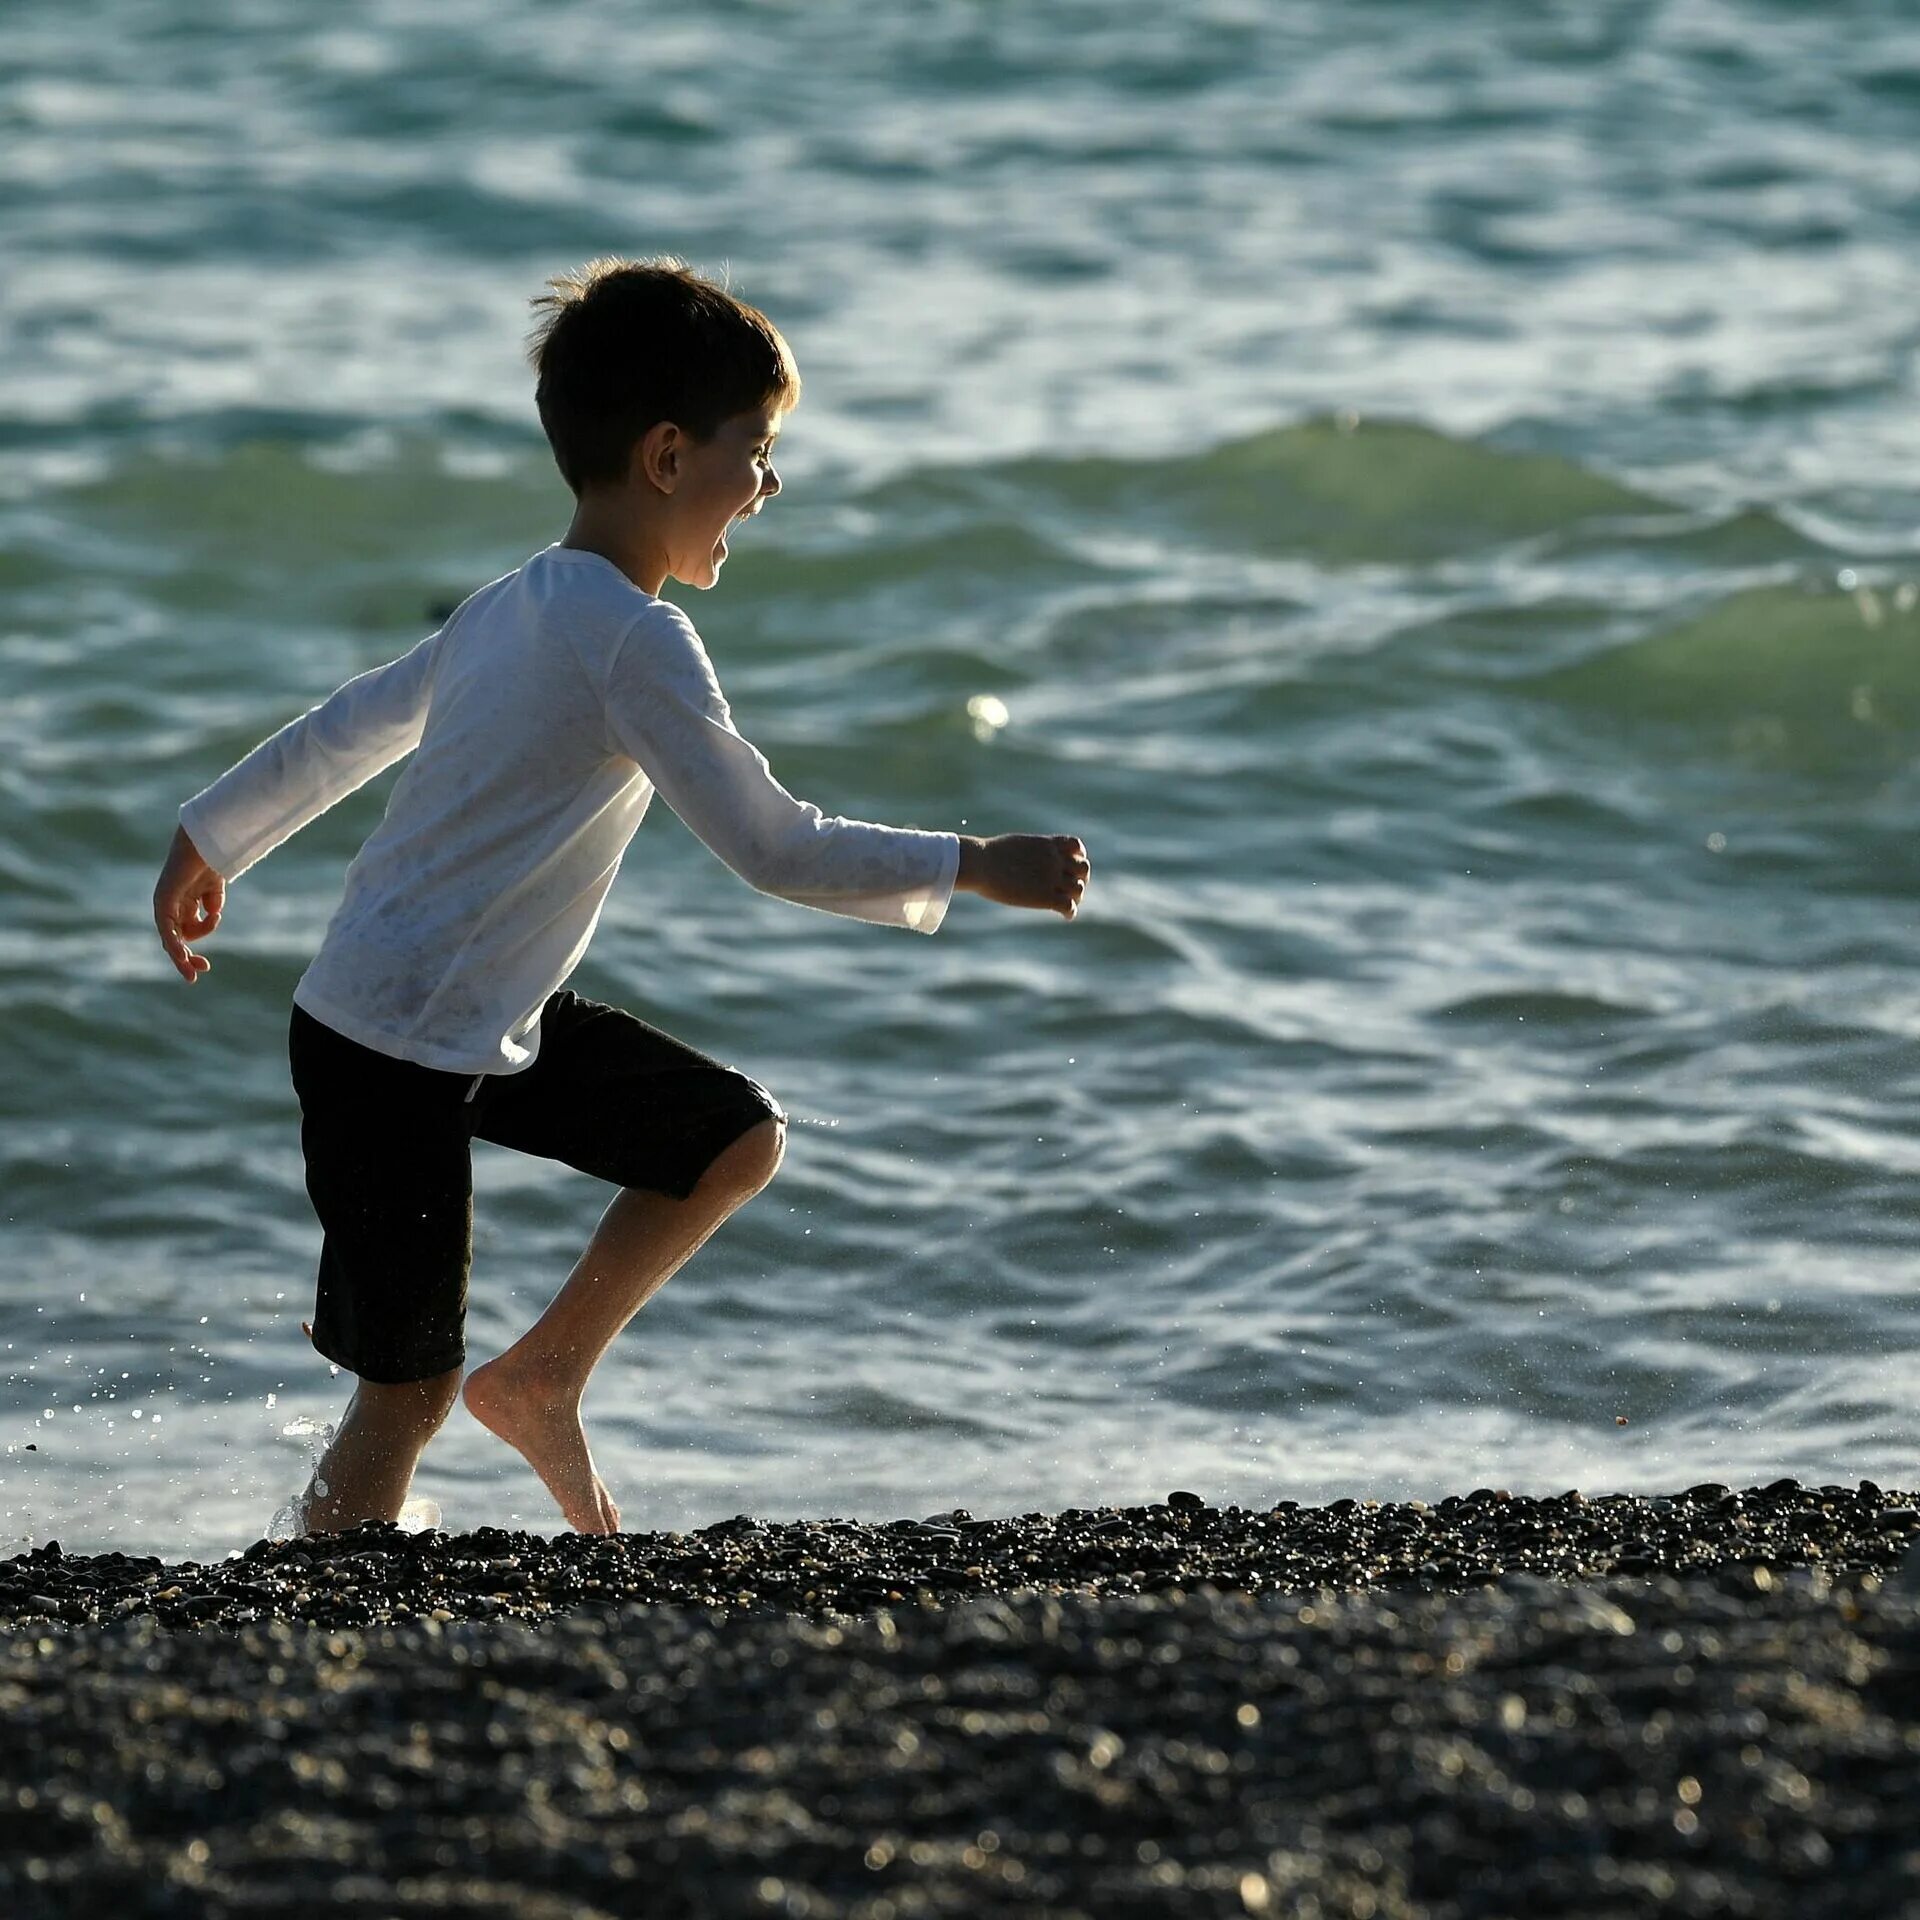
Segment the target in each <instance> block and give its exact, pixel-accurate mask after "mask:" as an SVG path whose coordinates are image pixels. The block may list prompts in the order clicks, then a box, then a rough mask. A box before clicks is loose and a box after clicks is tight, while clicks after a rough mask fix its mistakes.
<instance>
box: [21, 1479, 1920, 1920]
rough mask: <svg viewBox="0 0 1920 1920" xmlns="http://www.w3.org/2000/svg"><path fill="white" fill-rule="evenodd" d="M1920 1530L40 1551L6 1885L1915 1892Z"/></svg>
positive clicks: (1878, 1513) (477, 1895) (1340, 1900)
mask: <svg viewBox="0 0 1920 1920" xmlns="http://www.w3.org/2000/svg"><path fill="white" fill-rule="evenodd" d="M1917 1532H1920V1508H1917V1507H1916V1504H1915V1501H1914V1498H1913V1496H1911V1495H1909V1494H1906V1493H1902V1492H1898V1491H1894V1490H1890V1489H1885V1488H1881V1487H1878V1486H1876V1485H1874V1484H1872V1483H1871V1482H1866V1483H1861V1484H1858V1485H1854V1486H1824V1487H1809V1486H1804V1485H1801V1484H1799V1483H1798V1482H1793V1481H1781V1482H1776V1483H1774V1484H1772V1485H1770V1486H1767V1487H1757V1488H1748V1489H1741V1490H1736V1489H1731V1488H1728V1487H1725V1486H1721V1485H1717V1484H1707V1485H1700V1486H1695V1487H1693V1488H1690V1489H1687V1490H1685V1491H1683V1492H1677V1493H1675V1494H1672V1495H1663V1496H1653V1497H1641V1496H1627V1495H1613V1496H1604V1497H1588V1496H1584V1495H1581V1494H1578V1493H1571V1492H1570V1493H1567V1494H1565V1495H1562V1496H1559V1497H1555V1498H1532V1497H1526V1496H1517V1495H1514V1494H1512V1493H1510V1492H1508V1491H1507V1490H1505V1489H1500V1488H1480V1489H1476V1490H1475V1491H1474V1492H1472V1493H1470V1494H1468V1495H1466V1496H1464V1497H1458V1498H1449V1499H1445V1500H1441V1501H1439V1502H1437V1503H1433V1504H1425V1503H1421V1502H1409V1503H1403V1504H1394V1503H1376V1502H1371V1501H1356V1500H1341V1501H1338V1502H1335V1503H1333V1504H1332V1505H1329V1506H1321V1507H1305V1506H1298V1505H1295V1504H1294V1503H1292V1502H1288V1501H1283V1502H1281V1503H1280V1504H1279V1505H1277V1506H1275V1507H1273V1508H1271V1509H1268V1510H1255V1509H1250V1508H1245V1507H1239V1506H1227V1507H1218V1506H1214V1505H1211V1504H1209V1503H1208V1502H1207V1501H1206V1500H1205V1499H1204V1498H1203V1497H1202V1496H1200V1495H1199V1494H1196V1493H1194V1492H1191V1491H1189V1490H1185V1489H1181V1490H1176V1491H1174V1492H1173V1493H1171V1494H1170V1495H1169V1496H1168V1498H1167V1499H1166V1500H1164V1501H1160V1502H1155V1503H1152V1504H1149V1505H1145V1506H1136V1507H1122V1508H1103V1509H1075V1508H1069V1509H1067V1510H1064V1511H1062V1512H1059V1513H1055V1514H1047V1513H1028V1514H1026V1515H1023V1516H1020V1517H1008V1518H976V1517H974V1516H973V1515H971V1514H969V1513H967V1512H965V1511H963V1510H956V1511H953V1512H949V1513H943V1514H936V1515H933V1516H929V1517H927V1518H925V1519H919V1520H909V1519H901V1520H895V1521H893V1522H891V1523H889V1524H883V1525H870V1524H862V1523H857V1522H853V1521H844V1520H820V1521H811V1522H802V1523H795V1524H770V1523H765V1522H761V1521H757V1520H755V1519H753V1518H751V1517H749V1516H745V1515H742V1516H739V1517H737V1518H735V1519H733V1520H731V1521H725V1522H722V1523H720V1524H718V1525H715V1526H712V1527H708V1528H705V1529H702V1530H700V1531H698V1532H693V1533H686V1534H682V1533H679V1532H669V1533H657V1534H630V1535H618V1536H614V1537H611V1538H606V1539H595V1538H588V1537H584V1536H566V1537H561V1538H555V1539H549V1538H544V1537H541V1536H537V1535H532V1534H527V1533H513V1532H507V1531H504V1530H500V1529H495V1528H483V1529H481V1530H478V1531H476V1532H472V1533H463V1534H438V1533H433V1532H425V1533H405V1532H402V1531H400V1530H399V1529H396V1528H375V1527H365V1528H361V1529H359V1530H358V1531H356V1532H355V1533H353V1534H350V1535H345V1536H340V1537H337V1538H312V1539H298V1540H293V1541H285V1542H269V1541H261V1542H259V1543H258V1544H256V1545H255V1546H253V1547H252V1548H250V1549H248V1550H246V1551H245V1552H243V1553H238V1554H235V1555H233V1556H231V1557H229V1558H227V1559H225V1560H221V1561H218V1562H214V1563H210V1564H197V1563H193V1562H184V1563H179V1564H166V1563H164V1562H162V1561H160V1560H157V1559H152V1558H141V1557H136V1556H130V1555H125V1554H118V1553H109V1554H100V1555H92V1556H82V1555H78V1554H71V1555H70V1554H66V1553H64V1552H62V1551H61V1550H60V1548H59V1547H58V1545H57V1544H54V1543H46V1544H44V1545H42V1546H40V1547H37V1548H35V1549H34V1550H33V1551H32V1552H30V1553H28V1554H25V1555H21V1556H19V1557H16V1558H14V1559H12V1560H9V1561H7V1562H4V1563H0V1622H3V1623H4V1625H0V1713H4V1717H5V1724H6V1726H7V1729H8V1739H7V1742H6V1744H5V1746H4V1749H0V1831H3V1832H4V1842H3V1843H0V1910H4V1911H5V1912H6V1913H8V1914H10V1915H16V1916H19V1920H55V1916H60V1917H61V1920H64V1917H65V1916H70V1915H75V1914H82V1913H85V1914H94V1913H105V1912H109V1911H114V1912H118V1913H121V1914H129V1915H131V1914H140V1915H148V1914H151V1915H175V1914H178V1915H182V1916H185V1915H193V1916H220V1915H241V1914H247V1915H252V1914H261V1915H266V1914H289V1915H290V1914H307V1913H321V1912H338V1911H354V1912H365V1913H370V1914H373V1913H377V1914H383V1915H428V1914H432V1915H463V1916H475V1917H476V1920H477V1917H478V1916H482V1915H485V1916H496V1915H497V1916H501V1917H502V1920H505V1916H509V1915H511V1916H515V1917H516V1920H544V1917H546V1916H554V1917H556V1920H557V1917H558V1916H562V1915H564V1916H566V1917H567V1920H594V1917H596V1916H602V1915H604V1916H609V1917H610V1920H611V1917H613V1916H625V1915H634V1914H647V1915H649V1916H651V1915H678V1914H686V1915H730V1914H756V1913H765V1914H780V1915H792V1916H828V1915H833V1916H839V1915H846V1916H850V1917H852V1916H857V1917H858V1920H907V1917H908V1916H915V1915H932V1914H971V1913H981V1912H1005V1913H1027V1914H1036V1915H1038V1914H1046V1915H1048V1916H1083V1915H1084V1916H1087V1920H1105V1917H1106V1916H1110V1915H1133V1914H1138V1915H1143V1916H1144V1915H1149V1914H1151V1915H1164V1914H1206V1915H1243V1914H1265V1913H1272V1914H1286V1915H1300V1916H1314V1915H1326V1916H1334V1915H1339V1916H1349V1915H1351V1916H1355V1917H1356V1920H1367V1917H1372V1920H1388V1917H1390V1916H1435V1917H1436V1920H1438V1917H1440V1916H1447V1917H1451V1916H1455V1915H1460V1916H1465V1915H1496V1914H1509V1913H1514V1912H1523V1911H1524V1912H1548V1913H1557V1914H1569V1915H1573V1914H1577V1915H1593V1916H1600V1915H1621V1916H1625V1915H1629V1914H1631V1915H1635V1916H1640V1915H1668V1914H1671V1915H1696V1914H1697V1915H1708V1914H1728V1915H1755V1916H1762V1915H1774V1914H1779V1915H1783V1916H1784V1915H1789V1914H1791V1915H1795V1916H1808V1915H1825V1914H1833V1915H1841V1914H1846V1915H1857V1914H1868V1913H1871V1914H1888V1915H1892V1914H1897V1913H1901V1912H1906V1911H1911V1910H1913V1908H1914V1906H1915V1904H1916V1902H1920V1842H1917V1841H1916V1838H1915V1833H1916V1814H1917V1813H1920V1578H1916V1572H1917V1571H1920V1569H1917V1568H1916V1565H1915V1563H1914V1561H1912V1560H1909V1558H1908V1555H1909V1548H1910V1543H1911V1542H1912V1540H1913V1539H1914V1537H1915V1535H1916V1533H1917ZM1916 1558H1920V1555H1917V1556H1916Z"/></svg>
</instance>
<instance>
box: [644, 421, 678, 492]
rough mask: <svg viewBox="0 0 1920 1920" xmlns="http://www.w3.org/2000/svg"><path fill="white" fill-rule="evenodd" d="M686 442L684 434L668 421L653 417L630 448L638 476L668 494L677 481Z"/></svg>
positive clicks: (676, 484)
mask: <svg viewBox="0 0 1920 1920" xmlns="http://www.w3.org/2000/svg"><path fill="white" fill-rule="evenodd" d="M686 443H687V437H686V435H685V434H684V433H682V432H681V431H680V429H679V428H678V427H677V426H675V425H674V423H673V422H672V421H671V420H656V421H655V422H654V423H653V425H652V426H650V427H649V428H648V429H647V430H646V432H645V433H644V434H642V435H641V437H640V443H639V445H638V446H636V447H635V448H634V450H633V458H634V463H635V465H636V466H637V467H638V468H639V471H640V475H641V476H642V477H643V478H645V479H646V480H648V481H650V482H651V483H652V484H653V485H654V486H656V487H658V488H659V490H660V491H661V492H662V493H671V492H672V491H673V490H674V488H675V487H676V486H678V485H679V484H680V462H681V458H682V456H683V454H684V453H685V451H686Z"/></svg>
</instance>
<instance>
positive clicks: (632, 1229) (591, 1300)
mask: <svg viewBox="0 0 1920 1920" xmlns="http://www.w3.org/2000/svg"><path fill="white" fill-rule="evenodd" d="M785 1147H786V1129H785V1128H784V1127H783V1126H782V1125H781V1124H780V1122H779V1121H777V1120H771V1119H769V1120H763V1121H761V1122H760V1124H759V1125H757V1126H754V1127H751V1128H749V1129H748V1130H747V1131H746V1132H745V1133H743V1134H742V1135H741V1136H740V1138H739V1139H738V1140H736V1141H734V1143H733V1144H732V1145H731V1146H730V1147H728V1148H727V1149H726V1151H725V1152H724V1153H722V1154H721V1155H720V1156H719V1158H718V1159H716V1160H715V1161H714V1163H713V1164H712V1165H711V1166H710V1167H708V1169H707V1170H706V1172H705V1173H704V1174H702V1175H701V1177H700V1184H699V1185H698V1186H696V1187H695V1188H694V1190H693V1191H692V1193H690V1194H689V1195H688V1196H687V1197H686V1199H684V1200H670V1199H668V1198H667V1196H666V1195H665V1194H659V1193H646V1192H642V1191H641V1190H639V1189H638V1188H633V1187H628V1188H624V1189H623V1190H622V1191H621V1192H620V1193H619V1194H618V1195H616V1196H615V1198H614V1201H613V1204H612V1205H611V1206H610V1207H608V1208H607V1210H606V1212H605V1213H604V1214H603V1215H602V1216H601V1218H600V1225H599V1226H598V1227H597V1228H596V1229H595V1231H594V1236H593V1238H592V1240H591V1241H589V1242H588V1244H587V1250H586V1252H585V1253H583V1254H582V1255H581V1256H580V1261H579V1264H578V1265H577V1266H576V1267H575V1268H574V1270H573V1272H572V1274H571V1275H570V1276H569V1277H568V1279H567V1283H566V1285H565V1286H563V1287H562V1288H561V1289H560V1291H559V1292H558V1293H557V1294H556V1295H555V1296H554V1298H553V1302H552V1304H551V1305H550V1306H549V1307H548V1308H547V1310H546V1312H545V1313H543V1314H542V1315H541V1316H540V1318H539V1319H538V1320H536V1321H535V1322H534V1323H533V1325H532V1326H531V1327H529V1328H528V1329H527V1331H526V1332H525V1333H524V1334H522V1335H521V1337H520V1338H519V1339H518V1340H516V1341H515V1342H514V1343H513V1345H512V1346H510V1347H509V1348H508V1349H507V1350H506V1352H505V1353H503V1354H501V1355H500V1357H499V1358H498V1359H497V1360H489V1361H488V1362H487V1363H486V1365H485V1366H482V1367H476V1368H475V1369H474V1370H473V1372H472V1373H471V1374H469V1375H468V1376H467V1386H466V1393H465V1396H464V1397H465V1399H466V1403H467V1409H468V1411H469V1412H470V1413H472V1414H473V1416H474V1418H475V1419H477V1420H478V1421H479V1422H480V1423H481V1425H482V1426H484V1427H487V1428H489V1429H490V1430H491V1431H492V1432H494V1433H497V1434H498V1435H499V1436H500V1438H501V1439H502V1440H504V1441H506V1442H507V1443H508V1445H509V1446H512V1447H514V1448H515V1449H517V1450H518V1451H519V1452H520V1453H522V1454H523V1455H525V1457H526V1459H527V1462H528V1464H529V1465H531V1466H532V1468H533V1470H534V1471H535V1472H536V1473H537V1474H539V1476H540V1478H541V1479H542V1480H543V1481H545V1482H546V1485H547V1490H548V1492H550V1493H551V1494H552V1495H553V1497H554V1498H555V1499H556V1500H557V1501H559V1503H560V1511H561V1512H562V1513H563V1514H564V1515H565V1516H566V1519H567V1524H568V1525H569V1526H571V1527H573V1528H574V1529H575V1530H576V1531H577V1532H580V1533H613V1532H616V1531H617V1530H618V1529H619V1525H620V1511H619V1509H618V1508H617V1507H616V1506H615V1505H614V1504H613V1500H612V1498H611V1496H610V1495H609V1494H608V1492H607V1489H606V1486H605V1484H604V1483H603V1482H602V1481H601V1478H600V1476H599V1474H598V1473H596V1472H595V1471H594V1466H593V1459H592V1456H591V1455H590V1454H589V1453H588V1451H587V1436H586V1432H585V1430H584V1429H583V1428H582V1426H581V1424H580V1398H581V1395H582V1394H583V1393H584V1392H585V1391H586V1386H587V1380H588V1378H589V1376H590V1375H591V1374H592V1372H593V1370H594V1368H595V1367H596V1366H598V1365H599V1364H600V1359H601V1356H602V1355H603V1354H604V1353H605V1352H606V1350H607V1349H608V1348H609V1347H610V1346H612V1344H613V1342H614V1339H615V1337H616V1336H617V1335H618V1334H619V1332H620V1329H621V1328H622V1327H624V1326H625V1325H626V1324H627V1322H628V1321H629V1320H631V1319H632V1318H633V1316H634V1315H635V1314H636V1313H638V1312H639V1311H640V1309H641V1307H642V1306H644V1305H645V1304H646V1302H647V1301H648V1300H649V1299H650V1298H651V1297H652V1296H653V1295H654V1294H655V1293H656V1292H658V1291H659V1289H660V1288H661V1287H663V1286H664V1285H665V1284H666V1283H667V1281H668V1280H670V1279H671V1278H672V1277H673V1275H674V1274H675V1273H676V1272H677V1271H678V1270H679V1268H680V1267H681V1265H682V1264H683V1263H684V1262H685V1261H686V1260H687V1259H688V1258H689V1257H690V1256H691V1255H692V1254H694V1253H696V1252H697V1251H698V1250H699V1249H700V1247H701V1246H703V1245H704V1244H705V1242H706V1240H707V1237H708V1236H709V1235H710V1234H711V1233H712V1232H713V1230H714V1229H715V1228H716V1227H717V1226H719V1224H720V1223H721V1221H723V1220H724V1219H725V1218H726V1217H727V1215H728V1214H730V1213H732V1212H733V1210H734V1209H735V1208H736V1207H738V1206H740V1205H741V1204H742V1203H743V1202H744V1201H747V1200H750V1199H752V1197H753V1196H754V1195H755V1194H756V1193H758V1192H759V1191H760V1189H761V1188H762V1187H764V1186H765V1185H766V1184H767V1182H768V1181H769V1180H771V1179H772V1178H773V1176H774V1171H775V1169H776V1168H778V1166H779V1165H780V1156H781V1154H782V1153H783V1152H784V1151H785Z"/></svg>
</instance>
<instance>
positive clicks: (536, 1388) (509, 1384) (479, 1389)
mask: <svg viewBox="0 0 1920 1920" xmlns="http://www.w3.org/2000/svg"><path fill="white" fill-rule="evenodd" d="M461 1398H462V1399H464V1400H465V1401H466V1403H467V1411H468V1412H469V1413H470V1414H472V1415H473V1417H474V1418H475V1419H476V1420H478V1421H479V1422H480V1424H481V1425H482V1426H483V1427H485V1428H486V1429H487V1431H488V1432H489V1433H494V1434H498V1435H499V1437H500V1438H501V1439H502V1440H504V1441H505V1442H506V1443H507V1445H508V1446H510V1447H512V1448H513V1450H514V1451H515V1452H516V1453H518V1454H520V1455H521V1456H522V1457H523V1458H524V1459H525V1460H526V1462H527V1464H528V1465H529V1466H530V1467H531V1468H532V1469H533V1470H534V1472H535V1473H537V1474H538V1475H539V1476H540V1478H541V1479H542V1480H544V1481H545V1482H546V1487H547V1491H548V1492H549V1493H550V1494H552V1495H553V1497H554V1498H555V1499H556V1500H557V1501H559V1503H560V1511H561V1513H562V1514H564V1515H565V1516H566V1521H567V1525H568V1526H570V1527H571V1528H573V1530H574V1531H575V1532H576V1533H618V1532H619V1531H620V1510H619V1508H618V1507H616V1506H615V1505H614V1504H613V1496H612V1495H611V1494H609V1493H608V1492H607V1489H606V1486H605V1484H604V1483H603V1482H602V1480H601V1478H600V1476H599V1474H597V1473H596V1472H595V1471H594V1470H593V1459H592V1456H591V1455H589V1454H588V1452H587V1436H586V1433H585V1431H584V1430H583V1429H582V1427H581V1425H580V1403H579V1401H578V1399H577V1398H576V1399H568V1398H567V1397H566V1396H565V1395H564V1394H563V1393H562V1392H560V1390H559V1389H557V1388H556V1386H555V1383H554V1382H553V1381H552V1379H551V1378H549V1377H547V1376H545V1375H542V1374H539V1373H537V1372H536V1370H535V1369H533V1368H531V1367H528V1366H527V1365H525V1363H524V1362H516V1361H515V1360H514V1357H513V1354H512V1352H511V1351H508V1352H506V1353H503V1354H502V1355H501V1356H500V1357H499V1359H497V1360H489V1361H488V1362H487V1363H486V1365H485V1366H483V1367H476V1368H474V1370H473V1371H472V1372H471V1373H470V1374H468V1375H467V1384H466V1387H465V1389H464V1390H463V1392H462V1394H461Z"/></svg>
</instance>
